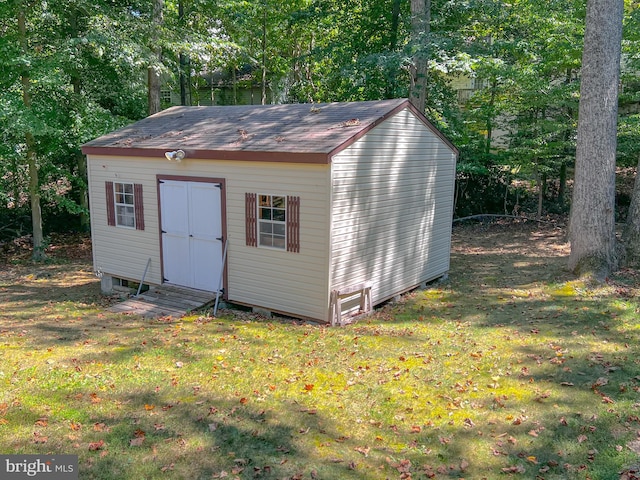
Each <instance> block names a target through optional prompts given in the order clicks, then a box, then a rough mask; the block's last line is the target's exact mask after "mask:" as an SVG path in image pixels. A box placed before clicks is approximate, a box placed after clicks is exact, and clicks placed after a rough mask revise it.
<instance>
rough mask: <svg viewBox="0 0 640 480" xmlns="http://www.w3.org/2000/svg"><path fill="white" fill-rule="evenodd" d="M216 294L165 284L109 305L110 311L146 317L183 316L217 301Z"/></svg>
mask: <svg viewBox="0 0 640 480" xmlns="http://www.w3.org/2000/svg"><path fill="white" fill-rule="evenodd" d="M215 299H216V294H215V293H212V292H205V291H202V290H192V289H188V288H180V287H174V286H167V285H163V286H161V287H156V288H154V289H152V290H148V291H146V292H144V293H142V294H140V296H139V297H132V298H128V299H127V300H125V301H123V302H120V303H117V304H116V305H112V306H111V307H109V311H110V312H115V313H131V314H134V315H142V316H144V317H162V316H168V315H171V316H172V317H182V316H183V315H184V314H186V313H187V312H189V311H191V310H196V309H198V308H201V307H203V306H204V305H206V304H208V303H211V302H213V301H215Z"/></svg>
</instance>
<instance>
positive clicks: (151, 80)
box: [147, 0, 164, 115]
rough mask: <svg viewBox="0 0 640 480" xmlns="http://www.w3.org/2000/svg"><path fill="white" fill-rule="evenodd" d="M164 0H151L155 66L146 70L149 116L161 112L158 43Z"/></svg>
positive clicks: (160, 49)
mask: <svg viewBox="0 0 640 480" xmlns="http://www.w3.org/2000/svg"><path fill="white" fill-rule="evenodd" d="M163 5H164V0H153V13H152V20H151V21H152V23H153V25H152V28H153V36H152V39H151V42H152V47H151V48H152V50H153V52H154V62H155V64H152V65H149V68H148V69H147V88H148V90H147V92H148V107H149V115H153V114H154V113H158V112H159V111H160V110H161V108H162V107H161V106H160V87H161V81H160V63H161V62H162V47H160V46H159V43H160V27H161V26H162V7H163Z"/></svg>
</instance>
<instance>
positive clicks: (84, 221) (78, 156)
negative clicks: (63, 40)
mask: <svg viewBox="0 0 640 480" xmlns="http://www.w3.org/2000/svg"><path fill="white" fill-rule="evenodd" d="M79 15H80V12H79V11H78V9H77V8H72V9H71V12H70V14H69V27H70V30H71V32H70V36H71V38H72V39H74V40H77V39H78V38H80V29H79V27H78V17H79ZM77 50H79V48H78V49H77ZM76 54H77V55H78V56H80V52H79V51H77V52H76ZM70 81H71V85H72V86H73V95H74V97H75V103H76V106H77V107H78V108H80V102H81V101H82V78H81V76H80V72H78V71H77V70H76V69H75V68H74V69H73V71H72V73H71V80H70ZM75 160H76V169H77V172H78V177H79V178H80V181H79V183H78V190H79V192H78V203H79V204H80V206H81V207H82V211H81V212H80V227H81V229H82V230H83V231H85V232H88V231H89V229H90V227H89V223H90V222H89V220H90V219H89V192H88V189H87V183H88V179H87V158H86V157H85V156H84V155H83V153H82V152H81V151H80V149H79V148H78V149H77V151H76V153H75Z"/></svg>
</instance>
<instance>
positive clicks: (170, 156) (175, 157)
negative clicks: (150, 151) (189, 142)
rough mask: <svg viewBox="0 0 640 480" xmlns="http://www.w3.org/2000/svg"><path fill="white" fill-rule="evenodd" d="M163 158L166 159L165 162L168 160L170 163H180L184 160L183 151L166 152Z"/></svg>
mask: <svg viewBox="0 0 640 480" xmlns="http://www.w3.org/2000/svg"><path fill="white" fill-rule="evenodd" d="M164 156H165V157H167V160H169V161H170V162H173V161H176V162H181V161H182V159H183V158H184V150H174V151H173V152H166V153H165V154H164Z"/></svg>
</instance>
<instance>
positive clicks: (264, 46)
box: [260, 4, 267, 105]
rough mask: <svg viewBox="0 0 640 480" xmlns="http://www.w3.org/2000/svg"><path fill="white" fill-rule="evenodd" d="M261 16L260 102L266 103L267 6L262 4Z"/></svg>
mask: <svg viewBox="0 0 640 480" xmlns="http://www.w3.org/2000/svg"><path fill="white" fill-rule="evenodd" d="M263 8H264V12H263V16H262V81H261V82H260V83H261V84H262V98H261V101H260V103H261V104H262V105H266V104H267V6H266V4H263Z"/></svg>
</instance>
